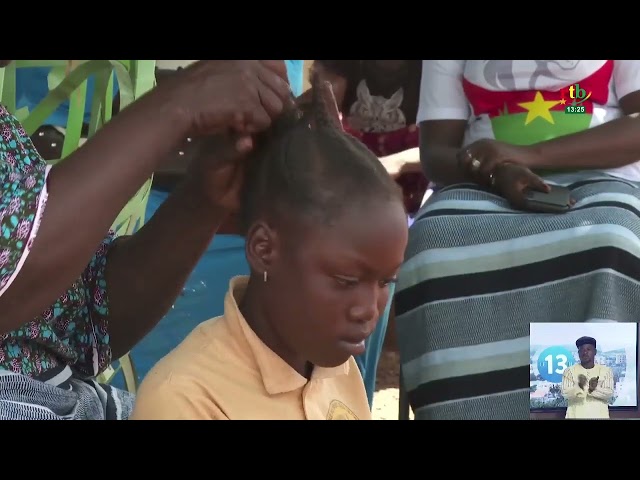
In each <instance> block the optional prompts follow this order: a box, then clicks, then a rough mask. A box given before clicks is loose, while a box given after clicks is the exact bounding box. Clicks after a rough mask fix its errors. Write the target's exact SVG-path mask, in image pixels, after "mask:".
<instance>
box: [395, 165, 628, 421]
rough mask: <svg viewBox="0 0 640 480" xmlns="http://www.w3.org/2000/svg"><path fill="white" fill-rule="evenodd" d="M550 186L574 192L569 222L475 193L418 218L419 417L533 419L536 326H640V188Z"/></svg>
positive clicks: (452, 190)
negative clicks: (532, 348) (531, 377)
mask: <svg viewBox="0 0 640 480" xmlns="http://www.w3.org/2000/svg"><path fill="white" fill-rule="evenodd" d="M547 181H549V183H556V184H561V185H568V186H570V188H571V190H572V194H573V197H574V198H575V199H576V200H577V203H576V205H575V207H574V208H573V209H572V210H571V211H570V212H569V213H565V214H535V213H524V212H519V211H515V210H513V209H511V208H510V207H509V205H508V203H507V202H506V201H505V200H504V199H502V198H501V197H499V196H497V195H495V194H493V193H489V192H486V191H484V190H482V189H481V188H479V187H478V186H475V185H457V186H452V187H448V188H444V189H442V190H441V191H439V192H438V193H436V194H434V195H433V196H432V197H431V198H430V199H429V201H428V202H427V203H426V204H425V205H424V206H423V207H422V209H421V211H420V212H419V213H418V215H417V218H416V222H415V223H414V224H413V226H412V227H411V229H410V234H409V245H408V247H407V253H406V258H405V264H404V265H403V267H402V270H401V273H400V276H399V282H398V285H397V291H396V297H395V299H396V322H397V330H398V342H399V347H400V357H401V363H402V373H403V379H404V382H405V386H406V389H407V391H408V393H409V398H410V402H411V406H412V408H413V410H414V412H415V416H416V419H527V418H529V324H530V323H531V322H602V321H613V322H636V321H638V320H639V319H640V303H638V299H640V218H639V216H640V183H635V182H631V181H627V180H622V179H619V178H615V177H612V176H610V175H607V174H603V173H594V172H591V173H589V172H580V173H573V174H561V175H553V176H550V177H548V178H547Z"/></svg>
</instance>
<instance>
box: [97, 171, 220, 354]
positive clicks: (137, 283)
mask: <svg viewBox="0 0 640 480" xmlns="http://www.w3.org/2000/svg"><path fill="white" fill-rule="evenodd" d="M226 216H227V211H226V210H224V209H222V208H218V207H215V206H214V205H212V204H211V202H210V201H208V200H207V199H206V198H205V196H204V195H203V192H202V191H201V188H200V186H198V185H195V184H193V182H192V181H190V180H189V179H187V180H186V181H185V182H183V183H182V184H181V185H179V186H178V187H177V188H176V189H175V190H174V191H173V192H172V193H171V195H170V196H169V197H168V198H167V200H166V201H165V202H164V203H163V204H162V205H161V206H160V208H159V209H158V210H157V212H156V213H155V215H153V217H152V218H151V219H150V220H149V221H148V222H147V223H146V224H145V225H144V226H143V227H142V228H141V229H140V231H138V232H136V234H135V235H133V236H131V237H126V238H120V239H118V241H116V242H115V243H114V245H113V247H112V248H111V249H110V252H109V256H108V262H107V263H106V272H105V273H106V284H107V286H108V299H109V308H108V316H107V318H106V325H107V329H108V332H109V338H110V340H109V341H110V344H111V349H112V352H113V358H119V357H120V356H122V355H124V354H125V353H127V352H128V351H129V350H130V349H131V348H132V347H133V346H135V345H136V344H137V343H138V342H139V341H140V340H142V338H144V336H145V335H146V334H147V333H149V331H151V329H152V328H153V327H154V326H155V325H156V324H157V323H158V322H159V321H160V320H161V319H162V318H163V317H164V315H166V313H167V312H168V311H169V309H170V308H171V305H173V303H174V302H175V300H176V298H177V297H178V295H179V294H180V292H181V290H182V287H183V286H184V284H185V283H186V281H187V279H188V277H189V275H190V273H191V272H192V271H193V269H194V268H195V266H196V264H197V263H198V260H199V259H200V257H201V256H202V255H203V253H204V252H205V250H206V249H207V246H208V245H209V244H210V243H211V240H212V239H213V236H214V234H215V233H216V230H217V229H218V227H219V226H220V225H221V224H222V222H223V221H224V220H225V219H226Z"/></svg>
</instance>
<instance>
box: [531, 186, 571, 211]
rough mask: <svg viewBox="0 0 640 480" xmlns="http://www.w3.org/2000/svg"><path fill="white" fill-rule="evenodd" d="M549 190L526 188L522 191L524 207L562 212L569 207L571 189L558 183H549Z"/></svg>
mask: <svg viewBox="0 0 640 480" xmlns="http://www.w3.org/2000/svg"><path fill="white" fill-rule="evenodd" d="M549 187H550V190H549V192H546V193H545V192H539V191H537V190H532V189H530V188H527V189H525V190H524V191H523V193H524V208H525V209H527V210H529V211H531V212H539V213H563V212H566V211H567V210H569V209H570V208H571V205H572V204H573V202H572V200H571V190H569V189H568V188H567V187H562V186H559V185H549Z"/></svg>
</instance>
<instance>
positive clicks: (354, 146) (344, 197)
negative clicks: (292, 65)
mask: <svg viewBox="0 0 640 480" xmlns="http://www.w3.org/2000/svg"><path fill="white" fill-rule="evenodd" d="M248 162H249V163H248V171H247V175H246V180H245V184H244V191H243V198H242V207H241V212H240V219H241V222H242V228H243V230H244V232H245V233H246V232H247V230H248V229H249V227H250V226H251V224H252V223H253V222H254V221H255V220H256V218H258V217H259V216H260V215H261V214H264V213H265V212H266V211H268V210H271V211H270V212H269V213H273V211H274V210H275V211H276V212H277V213H281V212H286V213H287V214H288V213H290V212H291V213H298V214H302V215H305V216H310V215H315V216H318V217H319V220H320V221H327V220H331V219H333V218H335V216H336V215H337V214H339V213H340V212H341V211H342V210H343V209H344V208H345V206H348V205H351V204H353V203H354V202H357V201H362V200H370V199H373V198H377V199H380V200H384V199H389V200H393V199H397V200H398V201H399V202H402V191H401V190H400V188H399V187H398V185H397V184H396V182H395V181H394V180H393V179H392V178H391V176H390V175H389V174H388V173H387V171H386V170H385V168H384V166H383V165H382V163H381V162H380V160H379V159H378V157H377V156H376V155H375V154H374V153H373V152H371V151H370V150H369V149H368V148H367V147H366V146H365V145H364V144H363V143H362V142H360V141H359V140H358V139H356V138H355V137H353V136H352V135H350V134H348V133H346V132H344V131H343V130H342V128H341V127H340V125H338V124H337V119H335V120H334V119H333V118H332V116H331V115H330V114H329V111H328V107H327V105H326V104H325V102H324V100H323V97H322V95H321V93H320V86H319V85H317V84H316V85H313V93H312V101H311V103H310V105H306V106H302V107H296V108H292V109H291V110H289V111H287V112H285V113H284V114H282V115H281V116H280V117H279V118H278V119H277V120H276V121H275V122H274V124H273V125H272V127H271V128H270V129H269V130H268V131H267V132H265V133H264V134H263V135H262V137H260V138H258V139H257V145H256V149H255V150H254V152H253V154H252V155H251V158H249V159H248Z"/></svg>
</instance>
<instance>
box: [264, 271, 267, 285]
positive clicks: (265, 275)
mask: <svg viewBox="0 0 640 480" xmlns="http://www.w3.org/2000/svg"><path fill="white" fill-rule="evenodd" d="M264 283H267V271H266V270H265V271H264Z"/></svg>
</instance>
